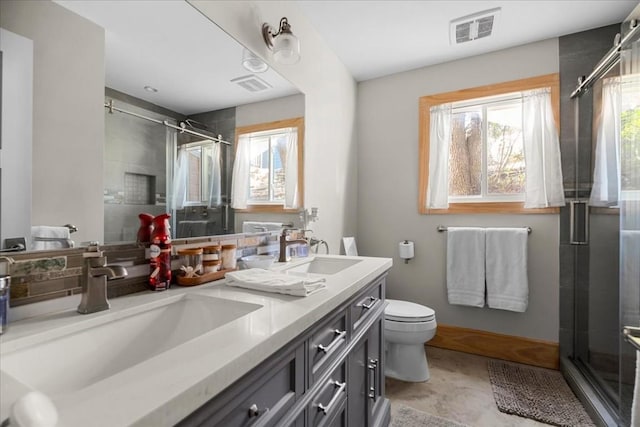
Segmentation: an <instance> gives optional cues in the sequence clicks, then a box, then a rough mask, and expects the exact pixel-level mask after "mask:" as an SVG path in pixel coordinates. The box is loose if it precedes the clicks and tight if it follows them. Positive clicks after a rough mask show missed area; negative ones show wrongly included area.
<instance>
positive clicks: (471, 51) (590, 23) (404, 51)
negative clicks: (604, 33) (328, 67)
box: [290, 0, 638, 81]
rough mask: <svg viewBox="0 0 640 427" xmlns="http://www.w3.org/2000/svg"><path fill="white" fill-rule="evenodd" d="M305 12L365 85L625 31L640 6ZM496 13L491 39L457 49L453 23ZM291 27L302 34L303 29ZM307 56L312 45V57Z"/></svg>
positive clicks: (549, 3)
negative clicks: (565, 39) (566, 38)
mask: <svg viewBox="0 0 640 427" xmlns="http://www.w3.org/2000/svg"><path fill="white" fill-rule="evenodd" d="M298 4H299V6H300V8H301V9H302V10H303V11H304V12H305V14H306V15H307V16H308V18H309V19H310V21H311V23H312V24H313V26H314V27H315V29H316V30H317V31H318V32H319V33H320V35H321V36H322V38H323V39H324V40H325V42H326V43H327V44H328V45H329V47H330V48H331V49H332V50H333V51H334V52H335V53H336V54H337V55H338V57H339V58H340V59H341V61H342V62H343V63H344V64H345V65H346V67H347V68H348V69H349V70H350V71H351V73H352V74H353V76H354V77H355V79H356V80H358V81H364V80H369V79H372V78H376V77H381V76H385V75H389V74H394V73H398V72H402V71H407V70H411V69H415V68H420V67H424V66H427V65H433V64H438V63H443V62H448V61H452V60H455V59H460V58H465V57H469V56H474V55H479V54H483V53H487V52H491V51H496V50H500V49H505V48H508V47H513V46H518V45H522V44H525V43H531V42H535V41H539V40H545V39H548V38H552V37H558V36H562V35H566V34H571V33H576V32H580V31H584V30H588V29H592V28H597V27H602V26H605V25H609V24H614V23H619V22H622V21H623V20H624V18H626V17H627V16H628V15H629V13H630V12H631V10H633V8H634V7H635V6H636V5H637V4H638V1H636V0H600V1H598V0H587V1H583V0H503V1H479V0H467V1H463V0H458V1H426V0H421V1H417V0H415V1H366V0H356V1H345V0H340V1H334V0H323V1H317V0H316V1H309V0H299V1H298ZM496 7H500V8H501V11H500V15H499V16H498V17H497V21H496V23H495V24H494V32H493V34H492V35H491V36H489V37H486V38H482V39H477V40H474V41H470V42H466V43H463V44H458V45H452V44H450V43H449V22H450V21H451V20H454V19H456V18H459V17H462V16H467V15H470V14H474V13H476V12H481V11H484V10H487V9H492V8H496ZM290 24H291V27H292V30H293V32H294V33H295V24H296V23H295V22H290ZM301 43H304V42H303V41H301ZM611 43H612V44H613V40H612V41H611ZM303 49H304V45H303V46H302V54H303V55H304V50H303Z"/></svg>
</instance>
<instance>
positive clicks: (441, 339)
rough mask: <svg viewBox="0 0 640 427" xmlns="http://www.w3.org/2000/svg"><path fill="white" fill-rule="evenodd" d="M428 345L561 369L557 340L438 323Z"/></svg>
mask: <svg viewBox="0 0 640 427" xmlns="http://www.w3.org/2000/svg"><path fill="white" fill-rule="evenodd" d="M427 345H429V346H432V347H439V348H444V349H447V350H455V351H461V352H463V353H471V354H477V355H480V356H487V357H492V358H494V359H502V360H509V361H511V362H518V363H524V364H527V365H533V366H540V367H543V368H550V369H556V370H558V369H560V347H559V345H558V343H557V342H552V341H544V340H537V339H533V338H525V337H518V336H514V335H503V334H497V333H494V332H487V331H480V330H477V329H469V328H461V327H459V326H449V325H441V324H438V329H437V331H436V336H435V337H433V339H431V340H430V341H429V342H428V343H427Z"/></svg>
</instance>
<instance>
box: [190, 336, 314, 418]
mask: <svg viewBox="0 0 640 427" xmlns="http://www.w3.org/2000/svg"><path fill="white" fill-rule="evenodd" d="M303 391H304V346H302V345H300V346H299V347H298V348H297V349H295V350H294V351H291V352H289V353H287V354H286V355H284V356H283V357H280V358H278V359H277V360H276V361H275V362H274V363H268V364H267V366H265V367H260V368H258V369H257V370H254V371H252V372H251V374H249V375H247V376H246V377H244V378H242V379H241V380H240V381H238V383H236V384H234V385H233V386H232V388H230V389H227V390H226V391H224V392H223V395H222V396H219V397H216V398H214V399H213V400H212V401H210V402H209V403H206V404H205V405H203V406H202V407H201V408H200V409H198V410H197V411H196V412H194V413H193V414H191V415H190V416H189V417H187V418H186V419H185V420H183V421H182V422H181V423H180V424H179V425H180V426H224V427H249V426H251V427H265V426H274V425H276V424H277V423H278V422H279V421H280V419H281V418H282V416H283V415H284V414H285V413H286V412H287V411H288V410H289V409H290V408H291V407H292V406H293V405H294V403H295V401H296V399H297V398H298V397H299V396H300V395H302V393H303Z"/></svg>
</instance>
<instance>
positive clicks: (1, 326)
mask: <svg viewBox="0 0 640 427" xmlns="http://www.w3.org/2000/svg"><path fill="white" fill-rule="evenodd" d="M10 287H11V276H9V275H0V335H1V334H2V333H3V332H5V331H6V330H7V315H8V314H9V289H10Z"/></svg>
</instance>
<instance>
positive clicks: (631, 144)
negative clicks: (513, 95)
mask: <svg viewBox="0 0 640 427" xmlns="http://www.w3.org/2000/svg"><path fill="white" fill-rule="evenodd" d="M628 28H629V26H628V24H624V25H623V36H624V31H625V30H627V31H629V30H628ZM638 39H639V37H638V36H635V37H634V38H633V40H632V41H631V43H629V44H628V45H627V46H624V47H623V50H622V52H621V62H620V74H621V83H620V86H621V90H620V103H619V106H620V128H621V132H620V159H621V161H620V177H621V179H620V328H621V329H622V328H624V327H627V326H630V327H632V328H634V327H635V328H639V327H640V40H638ZM636 335H640V334H637V333H636ZM630 341H633V340H630ZM637 342H638V341H636V342H632V343H630V342H628V341H626V340H621V342H620V382H619V393H620V402H621V406H620V413H621V420H622V421H623V422H624V425H630V413H631V403H632V400H633V389H634V381H635V376H636V372H635V368H636V350H640V348H638V347H637V344H636V343H637ZM633 344H635V346H634V345H633ZM638 422H640V420H636V423H638Z"/></svg>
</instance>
